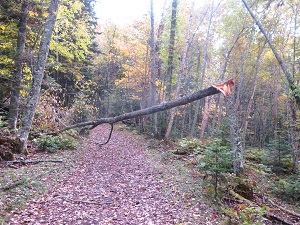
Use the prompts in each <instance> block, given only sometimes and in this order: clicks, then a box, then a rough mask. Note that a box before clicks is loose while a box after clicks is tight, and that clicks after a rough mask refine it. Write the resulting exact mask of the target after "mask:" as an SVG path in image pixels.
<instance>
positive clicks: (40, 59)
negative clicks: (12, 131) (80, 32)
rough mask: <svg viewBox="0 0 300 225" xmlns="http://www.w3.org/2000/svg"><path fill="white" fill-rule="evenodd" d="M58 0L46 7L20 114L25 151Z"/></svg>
mask: <svg viewBox="0 0 300 225" xmlns="http://www.w3.org/2000/svg"><path fill="white" fill-rule="evenodd" d="M59 3H60V0H51V1H50V5H49V8H48V14H49V16H48V17H47V19H46V21H45V25H44V31H43V34H42V38H41V42H40V46H39V51H38V55H37V60H36V63H35V65H34V68H33V71H32V74H33V78H32V82H31V86H30V92H29V96H28V100H27V104H26V106H25V110H24V113H23V116H22V121H21V128H20V130H19V132H18V137H19V138H20V140H21V142H22V147H21V148H22V151H23V152H24V153H26V151H27V150H26V149H27V139H28V135H29V131H30V129H31V125H32V121H33V118H34V114H35V110H36V107H37V104H38V101H39V97H40V91H41V84H42V81H43V77H44V69H45V66H46V61H47V56H48V52H49V46H50V41H51V37H52V32H53V29H54V25H55V22H56V15H57V10H58V6H59Z"/></svg>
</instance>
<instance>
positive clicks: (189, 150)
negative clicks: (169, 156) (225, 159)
mask: <svg viewBox="0 0 300 225" xmlns="http://www.w3.org/2000/svg"><path fill="white" fill-rule="evenodd" d="M205 148H206V145H205V144H204V143H203V142H202V141H201V140H200V139H196V138H189V137H187V138H183V139H180V140H179V141H178V144H177V146H176V151H175V153H177V154H199V153H201V152H203V151H204V149H205Z"/></svg>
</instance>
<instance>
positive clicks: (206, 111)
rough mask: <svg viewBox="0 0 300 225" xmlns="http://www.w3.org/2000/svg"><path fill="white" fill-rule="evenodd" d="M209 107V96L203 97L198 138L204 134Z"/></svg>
mask: <svg viewBox="0 0 300 225" xmlns="http://www.w3.org/2000/svg"><path fill="white" fill-rule="evenodd" d="M209 109H210V101H209V97H206V98H205V103H204V113H203V118H202V122H201V127H200V132H199V133H200V139H202V138H203V136H204V131H205V128H206V125H207V120H208V115H209Z"/></svg>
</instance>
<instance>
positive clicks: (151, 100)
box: [147, 0, 158, 134]
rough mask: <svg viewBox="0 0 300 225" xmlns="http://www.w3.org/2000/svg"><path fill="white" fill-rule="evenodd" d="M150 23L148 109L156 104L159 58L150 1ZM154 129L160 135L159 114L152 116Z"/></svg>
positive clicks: (151, 2)
mask: <svg viewBox="0 0 300 225" xmlns="http://www.w3.org/2000/svg"><path fill="white" fill-rule="evenodd" d="M150 21H151V32H150V43H149V44H150V73H151V77H150V88H149V94H148V101H147V107H150V106H153V105H155V104H156V78H157V66H156V65H157V58H156V52H155V38H154V33H155V32H154V12H153V0H151V1H150ZM152 121H153V125H154V127H153V129H154V132H155V134H157V133H158V128H157V114H154V115H152Z"/></svg>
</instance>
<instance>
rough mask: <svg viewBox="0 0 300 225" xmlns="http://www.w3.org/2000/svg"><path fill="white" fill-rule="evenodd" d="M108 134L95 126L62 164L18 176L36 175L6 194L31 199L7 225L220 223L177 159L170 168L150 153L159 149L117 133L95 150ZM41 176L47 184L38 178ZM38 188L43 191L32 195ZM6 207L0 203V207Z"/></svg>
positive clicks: (128, 134)
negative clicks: (44, 190)
mask: <svg viewBox="0 0 300 225" xmlns="http://www.w3.org/2000/svg"><path fill="white" fill-rule="evenodd" d="M108 133H109V127H106V126H99V127H97V128H96V129H95V130H93V131H92V133H91V135H90V137H89V138H88V139H87V140H86V141H85V144H82V146H81V147H80V149H79V150H78V151H76V152H74V151H65V152H64V155H61V156H60V157H61V159H62V160H64V163H62V164H61V163H53V164H51V163H43V164H44V167H43V168H42V169H41V168H39V170H42V171H39V172H37V171H33V170H34V167H36V168H37V167H38V165H31V166H29V167H31V169H32V171H26V172H24V171H23V173H24V176H25V175H27V176H30V177H32V176H33V173H34V174H42V175H41V176H38V177H40V180H39V181H34V180H33V179H32V180H28V181H27V185H22V186H20V187H18V188H15V190H14V191H12V192H11V193H10V194H11V195H14V193H15V194H16V192H20V191H21V192H22V191H23V192H24V195H25V194H27V195H28V193H29V192H30V193H31V195H32V197H33V199H32V200H29V201H28V202H27V203H26V204H24V205H23V206H22V207H21V209H19V210H12V213H11V215H10V216H7V218H9V217H10V218H9V222H8V224H101V225H105V224H131V225H133V224H137V225H141V224H147V225H152V224H155V225H160V224H163V225H167V224H219V222H220V221H222V220H223V219H222V218H219V215H218V213H217V210H216V209H213V208H212V207H211V204H210V203H208V202H207V200H205V199H204V198H203V195H202V189H201V186H200V184H199V182H200V180H195V179H193V177H192V174H191V171H189V169H188V168H187V167H183V166H182V165H181V162H180V160H181V159H178V160H176V161H178V163H176V161H172V162H171V161H170V160H169V158H168V157H164V156H163V157H162V155H163V154H162V153H163V150H162V149H160V150H158V149H159V148H156V147H155V145H156V144H159V143H156V144H155V143H154V142H155V141H154V140H151V139H145V138H143V137H142V136H140V135H136V134H133V133H132V132H130V131H128V130H126V129H120V127H119V129H117V130H115V131H114V132H113V135H112V138H111V140H110V142H109V143H108V144H107V145H104V146H101V145H99V143H101V142H104V141H105V139H106V138H107V136H108ZM159 151H160V152H159ZM35 157H37V158H39V157H43V158H45V154H43V155H36V156H35ZM54 158H55V159H59V156H54ZM66 160H67V161H66ZM19 169H21V168H19ZM47 171H48V173H49V174H52V178H51V176H49V175H48V176H44V175H43V173H44V172H45V173H46V172H47ZM36 177H37V176H36ZM43 177H45V178H44V179H43ZM49 177H50V178H49ZM16 179H17V178H16ZM40 182H44V183H45V182H46V183H48V185H47V187H44V184H41V183H40ZM30 183H31V185H30ZM39 187H41V188H42V189H43V188H44V189H45V188H48V190H47V192H46V193H44V194H41V195H39V194H38V193H36V194H34V193H35V192H39ZM18 189H19V190H18ZM8 194H9V193H8ZM37 196H39V197H37ZM1 200H4V199H1ZM11 200H13V197H11ZM6 201H10V199H7V200H6ZM6 204H8V202H6V203H5V202H2V207H8V206H7V205H6ZM19 204H21V203H19ZM0 206H1V205H0ZM10 207H11V206H10ZM2 216H3V217H4V215H2ZM0 223H1V221H0Z"/></svg>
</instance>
